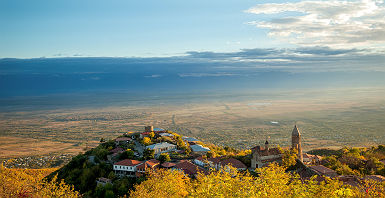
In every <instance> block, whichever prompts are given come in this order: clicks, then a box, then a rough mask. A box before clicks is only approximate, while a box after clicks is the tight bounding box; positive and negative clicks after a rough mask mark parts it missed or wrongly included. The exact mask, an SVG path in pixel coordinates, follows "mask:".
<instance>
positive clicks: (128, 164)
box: [114, 159, 143, 166]
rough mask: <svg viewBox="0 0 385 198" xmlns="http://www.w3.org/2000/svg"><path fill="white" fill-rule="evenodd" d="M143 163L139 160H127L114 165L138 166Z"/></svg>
mask: <svg viewBox="0 0 385 198" xmlns="http://www.w3.org/2000/svg"><path fill="white" fill-rule="evenodd" d="M141 163H143V162H141V161H138V160H132V159H125V160H122V161H120V162H116V163H115V164H114V165H120V166H136V165H138V164H141Z"/></svg>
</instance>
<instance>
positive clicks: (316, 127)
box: [0, 58, 385, 158]
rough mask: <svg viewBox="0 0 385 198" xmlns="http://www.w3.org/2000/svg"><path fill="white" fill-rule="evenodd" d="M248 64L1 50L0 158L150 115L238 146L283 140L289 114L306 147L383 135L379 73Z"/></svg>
mask: <svg viewBox="0 0 385 198" xmlns="http://www.w3.org/2000/svg"><path fill="white" fill-rule="evenodd" d="M253 64H254V63H247V64H244V63H239V64H238V65H237V64H235V63H226V62H225V61H222V62H215V61H212V62H204V63H202V62H199V61H197V60H195V61H190V62H186V60H183V61H181V60H178V59H175V60H174V59H173V61H170V60H167V61H164V60H162V59H161V58H158V59H156V60H155V59H144V60H142V59H134V58H130V59H124V58H64V59H26V60H22V59H1V60H0V126H1V127H0V141H1V144H0V158H5V157H9V156H21V155H29V154H43V153H51V152H70V153H77V152H79V151H82V149H84V148H86V147H92V146H94V145H96V144H97V143H98V141H99V140H100V138H102V137H103V138H113V137H116V136H117V135H119V134H122V133H124V132H127V131H141V130H143V126H145V125H150V124H151V125H154V126H156V127H161V128H165V129H169V130H173V131H176V132H178V133H180V134H183V135H187V136H194V137H196V138H198V139H201V140H202V141H206V142H212V143H215V144H218V145H229V146H234V147H237V148H242V149H246V148H250V147H252V146H254V145H255V144H262V143H263V142H264V141H265V140H266V139H270V142H271V143H272V144H279V145H281V146H288V145H289V142H290V140H289V138H290V132H291V130H292V128H293V125H294V123H296V122H297V124H298V125H299V127H300V129H301V130H302V133H303V141H304V146H303V147H304V149H305V150H310V149H313V148H318V147H340V146H344V145H347V146H367V145H375V144H381V143H382V144H384V143H385V97H384V96H385V78H383V76H384V72H381V71H375V70H368V71H366V72H363V71H359V70H352V71H349V72H343V71H336V70H333V69H330V68H332V66H329V65H328V67H326V66H325V65H324V66H325V67H326V68H329V69H326V70H325V69H323V70H322V71H319V70H317V71H312V70H311V69H307V70H302V69H298V67H294V66H293V67H294V68H297V69H289V70H286V69H276V68H275V66H276V67H277V68H282V67H281V66H279V65H274V64H273V67H264V66H263V63H258V64H257V63H255V65H253ZM261 64H262V65H261ZM352 64H353V63H352ZM270 65H271V63H270ZM299 65H300V66H301V64H299ZM256 66H258V67H256ZM303 67H304V66H303ZM317 67H318V66H317ZM314 68H316V67H314V66H313V69H314ZM314 70H315V69H314Z"/></svg>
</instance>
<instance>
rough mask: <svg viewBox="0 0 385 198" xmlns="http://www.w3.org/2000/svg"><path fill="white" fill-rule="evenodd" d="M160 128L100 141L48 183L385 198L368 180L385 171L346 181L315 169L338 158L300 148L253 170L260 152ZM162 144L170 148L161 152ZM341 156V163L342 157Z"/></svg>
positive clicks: (160, 192)
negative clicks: (301, 153)
mask: <svg viewBox="0 0 385 198" xmlns="http://www.w3.org/2000/svg"><path fill="white" fill-rule="evenodd" d="M154 130H155V129H154ZM154 130H150V131H148V132H146V131H145V132H136V133H126V134H124V135H122V136H120V137H117V138H116V139H114V140H109V141H105V140H104V139H101V143H100V145H99V146H97V147H96V148H93V149H91V150H89V151H87V152H85V153H84V154H80V155H78V156H76V157H74V158H73V159H72V160H71V161H70V162H69V163H68V164H67V165H66V166H64V167H63V168H61V169H58V170H57V171H55V172H53V173H51V174H50V175H49V176H48V179H52V178H54V176H55V175H56V174H57V178H58V179H59V180H61V179H63V180H64V181H65V183H67V184H69V185H73V186H74V188H75V190H77V191H79V192H80V193H82V194H83V196H84V197H119V196H131V197H153V196H155V195H156V196H158V197H169V196H171V197H181V196H182V197H183V196H191V197H213V196H214V197H215V196H225V197H245V196H246V197H265V196H273V197H277V196H278V195H280V196H282V195H285V196H283V197H287V196H292V197H303V196H305V197H330V196H334V197H357V196H358V197H360V196H364V195H370V196H373V195H378V196H385V194H384V193H385V191H384V184H385V183H384V182H382V184H381V183H377V182H376V181H375V180H372V179H376V178H371V179H369V178H366V177H364V175H366V174H382V173H383V171H384V169H383V165H382V166H381V165H379V166H378V167H375V168H374V169H372V170H371V171H366V172H365V171H363V172H362V174H355V175H356V176H344V175H347V174H350V172H342V175H339V174H341V172H340V170H339V169H338V168H337V169H336V171H337V172H328V173H327V174H326V173H324V174H323V173H322V172H317V169H316V168H319V167H324V166H322V165H321V163H324V161H325V160H326V162H327V163H326V164H324V165H325V166H327V167H330V168H332V169H335V167H333V166H331V165H330V159H331V157H335V156H324V158H323V160H322V161H317V162H315V163H314V161H313V162H311V161H310V162H306V163H305V161H304V163H305V164H304V163H302V162H300V161H298V160H297V161H295V158H296V156H297V152H296V151H295V150H290V149H281V148H279V147H278V149H280V152H281V155H280V156H281V157H280V158H279V159H278V160H277V161H276V162H278V163H279V164H280V165H278V164H277V163H274V161H272V162H273V163H267V164H266V165H265V166H263V167H262V168H257V169H256V170H255V171H254V170H253V169H250V168H248V167H250V160H251V159H252V155H251V153H252V152H254V151H250V150H237V149H233V148H230V147H220V146H215V145H213V144H207V143H203V142H200V141H199V140H197V139H195V138H192V137H182V136H180V135H179V134H177V133H174V132H171V131H166V130H163V129H157V130H160V131H154ZM161 145H165V146H168V147H169V148H170V150H168V151H165V152H161V153H158V151H159V150H158V149H159V146H161ZM174 145H175V147H174ZM149 148H153V149H149ZM197 148H198V150H197ZM382 148H383V146H379V147H373V148H371V149H367V150H365V152H366V153H365V154H364V153H362V154H363V155H365V156H369V155H371V156H372V157H373V156H377V157H380V159H382V158H383V156H384V153H383V151H382ZM272 149H273V148H272ZM352 150H354V149H352ZM314 152H316V151H314ZM349 152H353V151H350V150H349ZM370 153H372V154H370ZM314 154H315V153H314ZM318 154H321V153H318ZM306 155H310V154H306ZM314 156H316V155H314ZM339 157H340V158H338V160H337V161H339V160H340V159H343V157H342V156H339ZM320 158H321V157H320ZM314 159H315V158H314ZM371 159H373V158H371ZM304 160H305V158H304ZM327 160H329V161H327ZM269 164H270V165H269ZM349 165H350V164H349ZM349 165H346V164H343V166H349ZM377 165H378V164H377ZM234 167H235V168H234ZM325 168H326V167H325ZM332 169H328V168H326V169H325V170H329V171H333V170H332ZM175 170H176V171H175ZM373 171H374V172H373ZM337 173H338V174H337ZM333 174H335V175H333ZM331 175H332V176H331ZM379 177H380V176H379ZM288 181H290V182H288ZM304 181H306V182H304ZM218 182H219V183H218ZM294 189H296V190H294ZM363 192H365V193H366V194H365V193H364V194H362V193H363ZM373 193H374V194H373Z"/></svg>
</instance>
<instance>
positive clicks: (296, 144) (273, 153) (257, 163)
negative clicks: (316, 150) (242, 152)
mask: <svg viewBox="0 0 385 198" xmlns="http://www.w3.org/2000/svg"><path fill="white" fill-rule="evenodd" d="M291 147H292V148H295V149H297V151H298V155H297V156H298V159H299V160H300V161H303V159H302V147H301V133H300V132H299V130H298V127H297V125H295V126H294V129H293V131H292V133H291ZM251 151H252V158H251V168H252V169H256V168H261V167H263V166H264V165H266V164H269V163H271V162H279V161H282V153H281V151H280V150H279V149H278V148H270V147H269V142H268V141H267V140H266V142H265V147H261V146H256V147H254V148H252V149H251Z"/></svg>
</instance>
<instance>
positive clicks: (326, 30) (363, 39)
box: [246, 0, 385, 48]
mask: <svg viewBox="0 0 385 198" xmlns="http://www.w3.org/2000/svg"><path fill="white" fill-rule="evenodd" d="M246 12H249V13H254V14H268V15H272V16H273V17H274V16H281V15H276V14H278V13H285V14H284V15H285V16H284V17H282V16H281V17H277V18H274V19H272V20H270V21H253V22H250V23H249V24H253V25H256V26H257V27H260V28H267V29H269V30H270V32H269V36H272V37H275V38H278V39H282V40H284V41H287V42H290V43H292V44H297V45H301V46H329V47H340V48H351V47H378V46H381V45H383V44H385V4H384V2H383V1H379V0H362V1H357V0H355V1H340V0H326V1H300V2H295V3H281V4H276V3H267V4H260V5H257V6H255V7H252V8H250V9H249V10H247V11H246ZM288 15H289V16H288Z"/></svg>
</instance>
